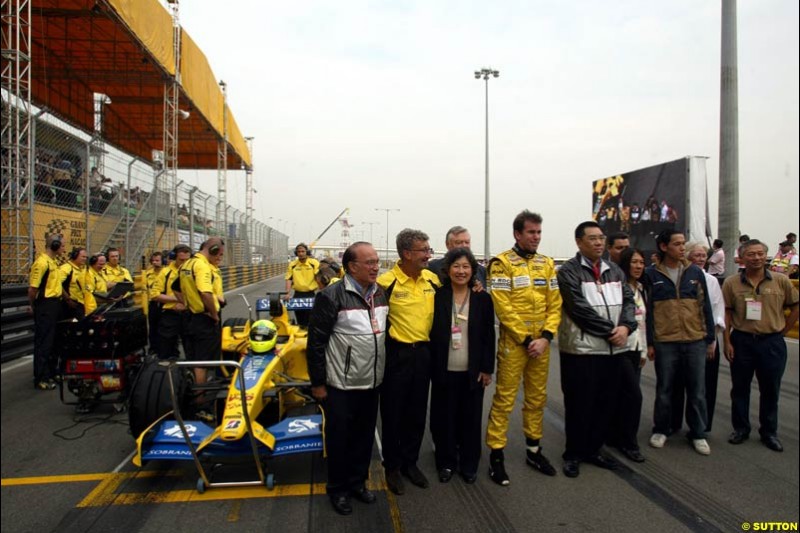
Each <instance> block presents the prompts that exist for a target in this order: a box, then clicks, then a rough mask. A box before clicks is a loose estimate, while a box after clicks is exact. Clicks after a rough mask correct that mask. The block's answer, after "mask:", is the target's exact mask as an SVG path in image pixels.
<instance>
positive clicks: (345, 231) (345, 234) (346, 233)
mask: <svg viewBox="0 0 800 533" xmlns="http://www.w3.org/2000/svg"><path fill="white" fill-rule="evenodd" d="M349 210H350V208H349V207H345V208H344V209H342V212H341V213H339V214H338V215H336V218H334V219H333V220H332V221H331V223H330V224H328V226H327V227H326V228H325V229H324V230H322V233H320V234H319V235H318V236H317V238H316V239H314V240H313V241H311V244H309V245H308V247H309V249H310V250H313V249H314V246H316V245H317V243H318V242H319V240H320V239H322V237H323V236H324V235H325V234H326V233H328V230H330V229H331V228H332V227H333V225H334V224H336V223H337V222H340V221H341V223H342V242H343V243H344V242H345V241H348V244H346V245H345V244H343V245H342V246H343V247H344V248H347V246H349V240H350V222H349V221H348V220H347V213H348V211H349ZM342 217H344V218H342Z"/></svg>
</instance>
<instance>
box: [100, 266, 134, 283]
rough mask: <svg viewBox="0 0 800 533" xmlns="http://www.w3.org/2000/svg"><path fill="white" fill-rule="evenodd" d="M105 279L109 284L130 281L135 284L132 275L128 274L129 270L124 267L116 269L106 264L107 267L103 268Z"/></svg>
mask: <svg viewBox="0 0 800 533" xmlns="http://www.w3.org/2000/svg"><path fill="white" fill-rule="evenodd" d="M103 277H104V278H105V280H106V282H109V283H119V282H120V281H130V282H131V283H133V278H132V277H131V273H130V272H128V269H127V268H125V267H124V266H122V265H120V266H117V268H114V267H112V266H110V265H108V264H106V266H104V267H103Z"/></svg>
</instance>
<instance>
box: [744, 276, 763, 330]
mask: <svg viewBox="0 0 800 533" xmlns="http://www.w3.org/2000/svg"><path fill="white" fill-rule="evenodd" d="M747 281H748V282H750V280H749V279H748V280H747ZM750 285H752V283H750ZM757 294H758V286H756V287H755V288H754V289H753V294H752V296H749V297H748V296H745V297H744V305H745V314H744V318H745V320H761V302H759V301H758V300H756V295H757Z"/></svg>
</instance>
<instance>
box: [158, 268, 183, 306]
mask: <svg viewBox="0 0 800 533" xmlns="http://www.w3.org/2000/svg"><path fill="white" fill-rule="evenodd" d="M178 276H180V272H179V271H178V268H177V267H176V266H175V263H174V262H173V263H170V264H169V265H168V266H165V267H164V268H162V269H161V272H159V273H158V277H157V278H156V280H155V282H154V283H153V294H154V295H153V296H151V298H155V297H156V296H158V295H159V294H166V295H167V296H175V291H174V290H172V283H173V282H174V281H175V280H176V279H178ZM177 305H178V302H167V303H165V304H163V306H162V307H161V308H162V309H175V306H177Z"/></svg>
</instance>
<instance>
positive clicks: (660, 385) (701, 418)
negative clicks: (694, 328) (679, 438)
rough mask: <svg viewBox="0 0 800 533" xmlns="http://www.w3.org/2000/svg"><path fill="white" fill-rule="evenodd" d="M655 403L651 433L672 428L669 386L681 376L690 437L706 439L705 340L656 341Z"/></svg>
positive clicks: (664, 431)
mask: <svg viewBox="0 0 800 533" xmlns="http://www.w3.org/2000/svg"><path fill="white" fill-rule="evenodd" d="M655 349H656V360H655V363H656V405H655V409H654V410H653V422H654V427H653V433H663V434H664V435H669V434H670V433H671V432H672V430H671V428H672V424H671V418H672V388H673V384H674V382H675V377H676V376H678V375H680V376H681V377H682V378H683V382H684V384H685V385H686V401H687V406H686V423H687V424H688V425H689V438H690V439H704V438H706V426H707V410H706V385H705V373H706V343H705V341H695V342H656V343H655Z"/></svg>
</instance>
